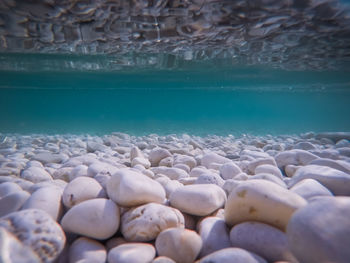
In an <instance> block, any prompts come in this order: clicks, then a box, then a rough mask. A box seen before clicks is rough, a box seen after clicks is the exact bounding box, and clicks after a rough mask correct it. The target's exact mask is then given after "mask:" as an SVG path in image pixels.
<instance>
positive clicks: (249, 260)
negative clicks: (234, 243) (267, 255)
mask: <svg viewBox="0 0 350 263" xmlns="http://www.w3.org/2000/svg"><path fill="white" fill-rule="evenodd" d="M233 262H234V263H267V261H266V260H265V259H263V258H262V257H260V256H258V255H256V254H254V253H252V252H249V251H247V250H244V249H242V248H237V247H232V248H224V249H221V250H219V251H216V252H214V253H211V254H210V255H208V256H206V257H204V258H201V260H200V261H199V263H233Z"/></svg>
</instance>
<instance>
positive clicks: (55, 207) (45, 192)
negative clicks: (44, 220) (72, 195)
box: [22, 186, 63, 221]
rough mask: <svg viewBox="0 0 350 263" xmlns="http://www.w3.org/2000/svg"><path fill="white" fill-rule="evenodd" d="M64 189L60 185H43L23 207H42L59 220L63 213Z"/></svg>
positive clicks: (41, 208)
mask: <svg viewBox="0 0 350 263" xmlns="http://www.w3.org/2000/svg"><path fill="white" fill-rule="evenodd" d="M61 199H62V190H61V189H60V188H58V187H53V186H49V187H42V188H39V189H38V190H36V191H35V192H34V193H33V194H32V195H31V196H30V197H29V198H28V200H27V201H26V202H25V204H24V205H23V208H22V209H40V210H43V211H45V212H46V213H48V214H49V215H50V216H51V217H52V218H53V219H54V220H56V221H57V220H58V219H59V218H60V217H61V216H62V213H63V207H62V202H61Z"/></svg>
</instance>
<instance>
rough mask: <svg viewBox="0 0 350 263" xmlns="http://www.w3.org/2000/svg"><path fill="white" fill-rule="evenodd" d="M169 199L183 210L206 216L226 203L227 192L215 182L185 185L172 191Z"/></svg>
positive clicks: (174, 205)
mask: <svg viewBox="0 0 350 263" xmlns="http://www.w3.org/2000/svg"><path fill="white" fill-rule="evenodd" d="M169 201H170V205H171V206H172V207H175V208H177V209H179V210H180V211H182V212H185V213H188V214H191V215H197V216H206V215H209V214H210V213H212V212H214V211H215V210H217V209H219V208H221V207H223V206H224V205H225V202H226V193H225V191H224V190H222V189H221V188H220V187H219V186H217V185H215V184H196V185H185V186H183V187H180V188H177V189H176V190H175V191H174V192H172V193H171V195H170V197H169Z"/></svg>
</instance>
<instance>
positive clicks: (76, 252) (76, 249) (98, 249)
mask: <svg viewBox="0 0 350 263" xmlns="http://www.w3.org/2000/svg"><path fill="white" fill-rule="evenodd" d="M106 259H107V251H106V248H105V247H104V245H102V244H101V243H100V242H98V241H96V240H93V239H90V238H86V237H80V238H78V239H76V240H75V241H74V242H73V243H72V245H71V246H70V247H69V262H72V263H73V262H94V263H105V262H106Z"/></svg>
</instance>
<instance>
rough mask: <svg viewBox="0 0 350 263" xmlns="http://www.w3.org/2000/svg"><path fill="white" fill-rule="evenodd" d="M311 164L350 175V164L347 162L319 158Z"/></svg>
mask: <svg viewBox="0 0 350 263" xmlns="http://www.w3.org/2000/svg"><path fill="white" fill-rule="evenodd" d="M310 164H314V165H320V166H327V167H330V168H333V169H337V170H339V171H342V172H344V173H347V174H350V163H349V162H346V161H342V160H332V159H327V158H319V159H315V160H313V161H311V162H310Z"/></svg>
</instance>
